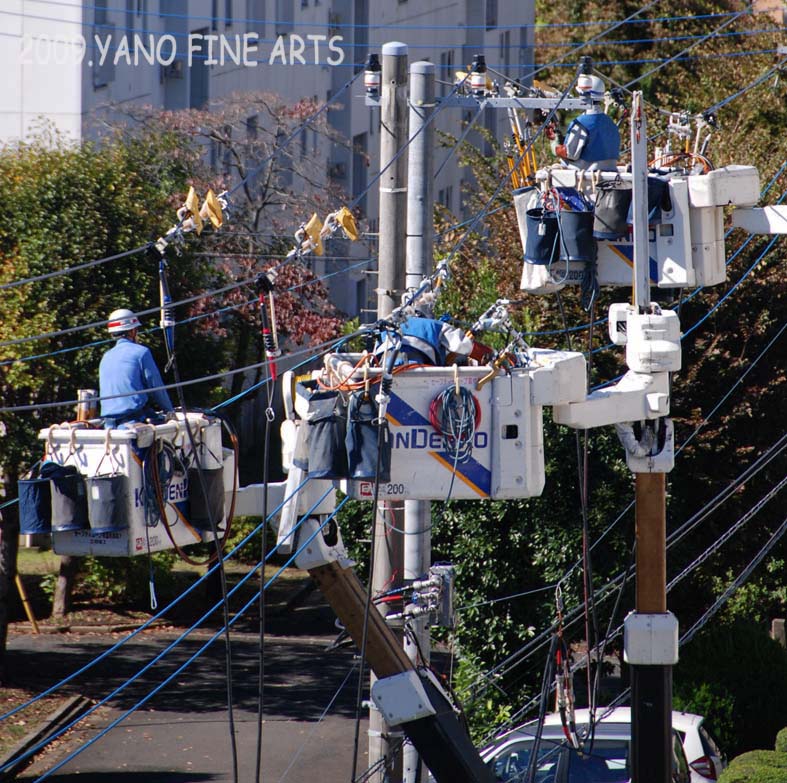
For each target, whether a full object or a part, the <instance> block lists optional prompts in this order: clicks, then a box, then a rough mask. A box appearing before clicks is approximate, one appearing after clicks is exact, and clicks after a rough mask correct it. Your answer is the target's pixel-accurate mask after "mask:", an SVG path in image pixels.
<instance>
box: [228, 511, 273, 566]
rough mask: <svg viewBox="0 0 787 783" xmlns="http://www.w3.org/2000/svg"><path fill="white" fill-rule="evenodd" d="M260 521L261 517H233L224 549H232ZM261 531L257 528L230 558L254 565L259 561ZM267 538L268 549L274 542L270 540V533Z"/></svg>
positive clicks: (257, 526)
mask: <svg viewBox="0 0 787 783" xmlns="http://www.w3.org/2000/svg"><path fill="white" fill-rule="evenodd" d="M260 522H262V517H235V519H233V520H232V532H231V534H230V537H229V539H228V540H227V545H226V546H225V548H224V551H225V552H229V551H230V550H231V549H234V548H235V547H236V546H237V545H238V544H240V542H241V541H243V539H244V538H246V536H248V535H249V534H250V533H252V532H253V531H255V530H257V528H259V526H260ZM261 533H262V531H261V530H257V532H256V534H255V535H253V536H252V537H251V538H250V539H249V540H248V541H247V542H246V543H245V544H244V545H243V546H242V547H241V548H240V549H239V550H238V551H237V552H236V553H235V554H234V555H233V556H232V559H233V560H237V561H238V562H239V563H246V564H248V565H256V564H257V563H259V562H260V539H261ZM267 538H268V548H269V549H270V547H271V545H272V544H275V543H276V542H275V541H273V542H271V539H272V538H273V537H272V536H270V535H268V537H267Z"/></svg>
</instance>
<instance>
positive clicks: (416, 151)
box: [403, 61, 435, 783]
mask: <svg viewBox="0 0 787 783" xmlns="http://www.w3.org/2000/svg"><path fill="white" fill-rule="evenodd" d="M434 107H435V67H434V64H433V63H430V62H425V61H422V62H417V63H413V64H412V65H411V66H410V137H411V138H412V139H413V140H412V142H411V143H410V149H409V163H408V167H407V172H408V190H407V266H406V275H405V287H406V288H408V289H410V288H417V287H418V286H419V285H420V284H421V280H422V279H423V278H424V277H426V276H428V275H430V274H431V273H432V268H433V266H434V253H433V239H434V126H433V125H432V124H429V125H426V123H427V122H428V120H429V117H430V116H431V114H432V112H433V111H434ZM424 126H426V127H424ZM422 128H423V130H422ZM431 527H432V506H431V503H430V502H429V501H428V500H405V502H404V578H405V579H418V578H419V577H421V576H423V575H424V574H425V573H426V572H427V570H428V569H429V566H430V565H431V556H432V546H431V538H432V537H431ZM410 626H411V627H412V629H413V631H414V633H415V638H416V639H417V641H418V644H417V645H416V644H414V643H413V642H412V641H411V640H410V639H409V638H408V637H405V641H404V649H405V652H406V653H407V657H408V658H409V659H410V660H411V661H412V662H413V663H414V664H416V665H417V659H418V654H419V651H420V653H421V654H422V655H423V657H424V663H428V662H429V654H430V644H431V642H430V639H429V629H428V627H427V625H426V618H425V617H417V618H413V619H412V620H411V621H410ZM418 772H419V759H418V753H417V751H416V750H415V748H414V747H413V746H412V745H407V746H406V747H405V752H404V774H403V780H404V783H421V781H422V780H425V779H426V770H422V772H421V774H420V775H419V774H418Z"/></svg>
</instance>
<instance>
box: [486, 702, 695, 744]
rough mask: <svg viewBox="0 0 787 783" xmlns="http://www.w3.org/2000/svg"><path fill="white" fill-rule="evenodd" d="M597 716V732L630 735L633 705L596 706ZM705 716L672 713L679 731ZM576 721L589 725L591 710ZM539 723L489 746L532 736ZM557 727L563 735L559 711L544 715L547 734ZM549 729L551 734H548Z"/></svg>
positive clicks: (519, 728)
mask: <svg viewBox="0 0 787 783" xmlns="http://www.w3.org/2000/svg"><path fill="white" fill-rule="evenodd" d="M595 717H596V721H598V723H597V724H596V732H597V733H598V732H603V733H604V734H606V735H608V736H611V735H612V734H615V735H617V736H626V737H628V736H629V735H630V734H631V728H630V727H631V707H613V708H607V707H596V710H595ZM703 720H704V718H703V717H702V716H701V715H694V714H692V713H690V712H679V711H677V710H674V711H673V713H672V727H673V728H674V729H677V730H678V731H688V730H689V729H691V728H697V727H699V725H700V724H701V723H702V722H703ZM574 722H575V723H576V725H577V726H582V725H585V726H586V725H588V724H589V723H590V710H589V709H587V708H586V707H584V708H582V709H579V710H575V711H574ZM611 724H613V725H614V726H615V728H610V729H607V728H605V727H606V726H609V725H611ZM537 725H538V721H537V720H531V721H528V722H527V723H523V724H522V725H520V726H517V727H516V728H514V729H511V730H510V731H508V732H506V733H504V734H501V735H499V736H498V737H496V738H495V739H494V740H492V742H491V743H489V745H488V746H487V747H491V746H493V745H497V744H499V743H500V742H502V741H504V740H507V739H508V738H509V735H513V734H518V735H521V736H522V737H532V736H533V734H534V733H535V731H534V730H535V728H536V726H537ZM554 729H557V731H558V733H559V734H560V735H561V736H563V721H562V719H561V717H560V713H559V712H550V713H547V715H546V716H545V717H544V733H545V736H553V730H554ZM547 730H549V734H548V735H547Z"/></svg>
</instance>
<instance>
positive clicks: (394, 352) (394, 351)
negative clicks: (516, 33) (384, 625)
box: [350, 115, 433, 781]
mask: <svg viewBox="0 0 787 783" xmlns="http://www.w3.org/2000/svg"><path fill="white" fill-rule="evenodd" d="M432 116H433V115H432ZM400 342H401V341H400ZM398 354H399V348H398V345H394V346H393V347H391V348H386V351H385V353H384V354H383V379H382V381H381V384H380V392H379V394H378V395H377V400H376V401H377V457H376V462H377V464H376V466H375V471H374V496H373V499H372V509H373V516H372V530H371V542H370V547H369V577H368V584H367V586H366V601H365V605H364V612H363V630H362V632H361V647H360V653H361V657H360V662H359V666H358V687H357V690H356V694H355V729H354V732H353V763H352V774H351V777H350V780H351V781H355V780H356V775H357V773H358V748H359V743H360V731H361V708H362V704H363V687H364V684H365V682H364V671H365V668H366V667H365V661H366V647H367V644H368V641H369V613H370V612H372V611H377V610H376V609H375V608H374V606H373V595H372V586H373V584H374V566H375V556H374V554H375V546H376V543H377V517H378V515H379V514H380V512H381V509H380V508H379V502H380V473H381V471H382V466H383V448H384V444H385V441H386V440H387V439H386V437H385V435H386V431H387V427H388V423H387V421H386V418H385V414H386V409H387V405H388V402H389V399H390V398H389V397H388V394H389V392H390V390H391V384H392V382H393V367H394V366H395V365H396V359H397V356H398ZM382 513H383V515H384V514H385V512H384V511H383V512H382Z"/></svg>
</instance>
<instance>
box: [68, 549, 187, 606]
mask: <svg viewBox="0 0 787 783" xmlns="http://www.w3.org/2000/svg"><path fill="white" fill-rule="evenodd" d="M177 559H178V556H177V555H176V554H175V553H174V552H173V551H171V550H167V551H164V552H154V553H153V554H152V555H151V561H152V564H153V580H154V584H155V586H156V593H157V595H158V596H159V599H160V598H161V597H162V596H163V595H166V594H168V593H169V592H171V588H172V587H173V586H174V582H173V580H172V575H171V572H172V567H173V565H174V564H175V563H176V562H177ZM149 581H150V564H149V563H148V558H147V557H86V558H85V559H84V561H83V562H82V564H81V566H80V577H79V585H80V587H81V589H82V590H84V591H86V592H87V593H89V594H90V595H92V596H94V597H105V598H108V599H109V600H110V601H112V602H113V603H122V604H125V605H127V606H132V607H135V608H145V607H146V606H149V603H148V602H149V600H150V592H149Z"/></svg>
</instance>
